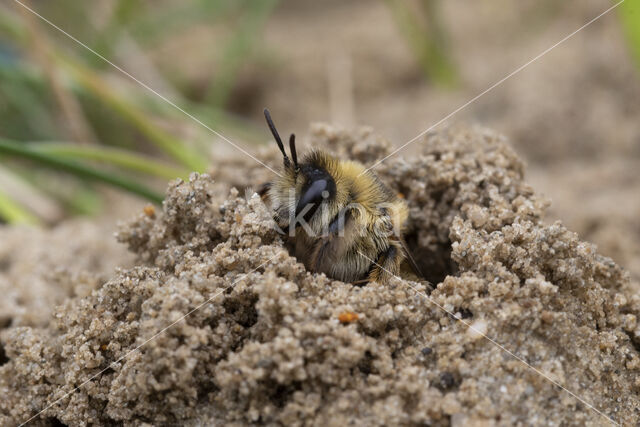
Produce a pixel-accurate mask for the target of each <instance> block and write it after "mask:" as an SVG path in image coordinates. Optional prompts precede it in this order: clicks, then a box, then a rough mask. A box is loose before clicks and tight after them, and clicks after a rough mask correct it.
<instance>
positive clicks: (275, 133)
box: [264, 108, 289, 164]
mask: <svg viewBox="0 0 640 427" xmlns="http://www.w3.org/2000/svg"><path fill="white" fill-rule="evenodd" d="M264 118H265V119H267V125H269V129H271V134H272V135H273V137H274V138H275V139H276V143H277V144H278V148H280V151H281V152H282V155H283V156H284V162H285V164H287V163H289V157H287V153H286V152H285V151H284V144H283V143H282V139H280V134H279V133H278V130H277V129H276V125H274V124H273V120H272V119H271V114H270V113H269V110H268V109H266V108H265V109H264Z"/></svg>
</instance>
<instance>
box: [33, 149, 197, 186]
mask: <svg viewBox="0 0 640 427" xmlns="http://www.w3.org/2000/svg"><path fill="white" fill-rule="evenodd" d="M29 148H30V149H33V150H35V151H38V152H40V153H44V154H48V155H49V156H52V157H58V158H68V159H84V160H95V161H98V162H102V163H107V164H110V165H113V166H118V167H121V168H125V169H129V170H131V171H134V172H141V173H143V174H146V175H153V176H157V177H160V178H166V179H174V178H183V179H186V178H188V177H189V171H188V170H185V169H179V168H176V167H174V166H171V165H168V164H166V163H162V162H159V161H157V160H155V159H153V158H150V157H147V156H143V155H140V154H136V153H134V152H130V151H127V150H121V149H119V148H112V147H105V146H95V145H92V146H88V145H77V144H70V143H64V142H38V143H29Z"/></svg>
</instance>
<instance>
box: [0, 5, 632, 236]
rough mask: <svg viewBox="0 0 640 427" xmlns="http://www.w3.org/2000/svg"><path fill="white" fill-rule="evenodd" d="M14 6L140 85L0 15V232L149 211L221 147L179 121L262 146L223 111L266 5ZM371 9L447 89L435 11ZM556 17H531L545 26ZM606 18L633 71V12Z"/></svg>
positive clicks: (248, 62) (260, 135)
mask: <svg viewBox="0 0 640 427" xmlns="http://www.w3.org/2000/svg"><path fill="white" fill-rule="evenodd" d="M21 1H22V2H24V4H25V5H27V6H28V7H33V8H34V10H37V12H38V13H40V14H42V16H44V17H46V19H48V20H49V21H51V22H52V23H55V25H57V26H59V27H60V28H62V29H63V30H66V31H69V33H70V34H71V35H72V36H73V37H75V38H76V39H77V40H80V41H82V43H85V44H86V45H87V46H88V47H90V48H91V49H93V50H95V52H97V53H98V54H99V55H101V56H103V57H104V58H106V59H108V60H111V61H113V62H114V63H115V64H117V65H118V66H121V67H122V69H123V70H126V71H127V72H131V73H132V74H133V75H134V76H135V77H136V78H139V79H140V82H142V83H143V84H142V85H141V84H139V83H138V82H135V81H133V80H132V79H131V76H127V75H126V74H124V73H122V72H121V71H119V70H117V69H115V68H114V67H113V66H112V65H110V64H109V63H108V62H106V61H105V60H104V59H101V58H100V57H99V56H97V55H96V54H95V53H92V52H91V51H90V50H88V49H86V48H83V47H82V46H80V45H78V44H77V43H75V42H74V41H72V40H70V39H69V38H68V37H67V36H65V35H64V34H62V33H61V32H59V31H57V30H55V29H54V28H52V27H51V26H50V25H48V24H47V23H45V22H43V21H42V20H41V19H39V18H38V17H36V16H35V15H33V14H31V13H30V12H28V11H27V10H25V9H24V8H22V7H20V6H19V5H18V4H17V3H14V2H12V1H9V2H4V3H3V4H2V5H0V160H1V161H2V162H1V163H0V222H8V223H27V224H38V223H54V222H56V221H59V220H61V219H63V218H65V217H66V216H68V215H73V214H93V213H99V212H100V211H101V209H102V207H103V206H105V200H104V198H105V195H104V194H105V192H104V191H101V190H102V186H104V185H107V186H109V187H115V188H118V189H121V190H124V191H127V192H130V193H132V194H135V195H137V196H141V197H143V198H145V199H148V200H151V201H154V202H160V200H161V196H160V195H159V193H158V191H159V190H162V189H163V188H164V186H165V183H166V180H167V179H172V178H176V177H181V178H186V177H188V175H189V173H190V172H191V171H205V170H206V169H207V167H208V166H209V163H210V161H211V160H212V152H213V151H214V150H215V149H216V144H222V142H220V141H219V139H218V138H216V137H215V136H214V135H212V134H211V132H210V131H208V130H207V129H205V128H204V127H202V126H200V125H198V124H197V123H195V122H194V121H192V120H191V119H190V118H189V117H185V114H184V112H183V111H186V112H188V113H189V114H191V115H193V116H194V117H196V118H197V119H198V120H200V121H202V123H204V124H205V125H206V126H208V127H210V128H211V129H215V130H217V131H220V132H221V133H223V134H224V135H226V136H228V137H230V138H231V139H232V140H237V141H241V142H243V143H258V142H262V141H263V139H264V136H265V135H266V133H265V131H264V129H262V128H261V127H260V128H256V127H255V126H256V125H254V124H253V123H251V122H250V121H248V120H247V119H245V118H242V117H240V116H238V115H236V114H234V113H231V110H232V109H233V108H234V107H233V106H232V104H233V101H234V91H239V90H240V88H239V86H240V84H241V82H240V76H241V74H242V71H243V69H250V70H260V69H262V68H263V67H264V66H265V65H266V66H268V65H269V64H268V63H267V62H266V61H268V58H267V57H268V56H269V55H265V54H264V52H265V49H264V46H263V45H262V37H261V36H262V33H263V29H264V26H265V25H266V23H267V21H268V19H269V18H270V16H271V15H272V14H273V12H274V10H275V8H276V7H277V6H278V5H279V1H278V0H260V1H256V0H190V1H177V0H154V1H150V0H108V1H106V0H105V1H96V2H84V3H79V2H78V1H77V0H58V1H56V2H44V1H38V2H35V1H28V0H21ZM383 2H384V4H385V5H386V6H387V7H388V10H389V12H390V13H391V14H392V15H393V17H394V19H395V21H396V23H397V26H398V31H399V32H400V33H401V34H402V35H403V37H404V39H405V41H406V43H407V45H408V46H409V48H410V50H411V52H412V53H413V55H414V57H415V62H416V65H417V66H418V67H420V69H421V70H422V72H423V75H424V77H425V79H426V80H427V81H428V82H430V83H431V84H434V85H437V86H441V87H447V88H453V87H456V86H457V85H458V84H459V74H458V72H457V70H456V67H455V64H454V62H453V60H452V56H453V55H452V50H451V48H450V46H449V43H448V37H447V29H446V28H445V27H444V25H443V21H442V18H441V10H440V9H441V7H442V6H443V5H444V2H443V1H442V0H383ZM552 6H553V7H552ZM555 7H557V3H556V2H553V1H550V0H547V1H545V2H542V3H540V4H537V3H536V5H535V6H533V8H534V9H535V10H534V11H538V12H539V11H543V12H544V14H542V15H540V16H542V17H543V18H544V19H542V20H543V21H545V22H546V19H548V18H549V17H550V15H553V11H555V10H556V9H555ZM619 15H620V18H621V22H622V25H623V28H624V31H625V35H626V37H627V40H628V44H629V46H630V50H631V52H632V54H633V56H634V58H635V60H636V62H637V65H638V70H640V0H625V2H624V3H623V4H622V5H621V6H620V9H619ZM538 25H539V24H538ZM202 30H206V31H202ZM176 40H179V43H180V44H179V45H178V46H176ZM190 41H193V42H190ZM174 56H175V58H174ZM181 61H193V62H188V63H186V64H183V63H182V62H181ZM194 70H195V71H194ZM146 84H148V88H145V87H144V85H146ZM149 89H153V90H157V92H158V93H159V94H162V96H166V98H167V99H168V100H170V101H171V102H172V103H174V105H173V106H172V105H169V104H168V103H167V102H166V100H163V99H162V98H161V97H159V96H158V95H157V94H155V93H153V91H152V90H149ZM235 93H237V92H235ZM236 98H237V97H236ZM180 110H183V111H180Z"/></svg>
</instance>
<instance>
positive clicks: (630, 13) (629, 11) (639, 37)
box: [619, 0, 640, 71]
mask: <svg viewBox="0 0 640 427" xmlns="http://www.w3.org/2000/svg"><path fill="white" fill-rule="evenodd" d="M619 13H620V19H621V20H622V27H623V28H624V33H625V36H626V37H627V43H628V45H629V48H630V50H631V54H632V55H633V59H634V61H635V63H636V67H637V68H638V70H639V71H640V0H625V2H624V3H622V4H621V5H620V12H619Z"/></svg>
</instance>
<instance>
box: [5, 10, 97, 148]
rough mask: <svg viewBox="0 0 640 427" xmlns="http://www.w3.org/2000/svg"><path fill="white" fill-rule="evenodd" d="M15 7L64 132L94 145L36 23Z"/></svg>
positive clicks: (77, 106)
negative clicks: (55, 102) (57, 109)
mask: <svg viewBox="0 0 640 427" xmlns="http://www.w3.org/2000/svg"><path fill="white" fill-rule="evenodd" d="M25 1H27V0H25ZM27 4H28V1H27ZM16 7H17V8H18V9H19V12H20V14H21V15H22V18H23V19H24V21H25V24H26V27H27V31H28V33H29V41H30V44H31V47H32V51H33V56H34V59H35V61H36V62H37V63H38V64H39V65H40V68H41V69H42V71H43V72H44V74H45V76H46V78H47V80H48V81H49V85H50V87H51V90H52V92H53V95H54V98H55V100H56V101H57V103H58V105H59V106H60V112H59V115H60V116H61V119H60V120H59V121H60V122H61V123H64V124H65V128H66V131H67V133H68V134H69V137H70V138H71V139H72V140H73V141H75V142H77V143H79V144H88V143H96V141H97V138H96V136H95V134H94V132H93V130H92V128H91V125H90V124H89V122H88V121H87V119H86V117H85V115H84V112H83V110H82V107H81V106H80V103H79V102H78V100H77V99H76V98H75V96H74V95H73V93H72V92H71V91H69V90H67V89H66V88H65V86H64V84H63V83H62V82H61V81H60V75H59V73H58V69H57V68H56V67H55V63H54V61H52V59H51V48H50V47H49V44H48V42H47V40H46V39H45V37H44V36H43V35H42V33H41V32H40V28H39V27H38V23H37V22H36V20H35V19H34V17H33V15H32V14H30V13H29V12H28V11H27V10H26V9H24V8H22V7H19V6H16Z"/></svg>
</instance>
